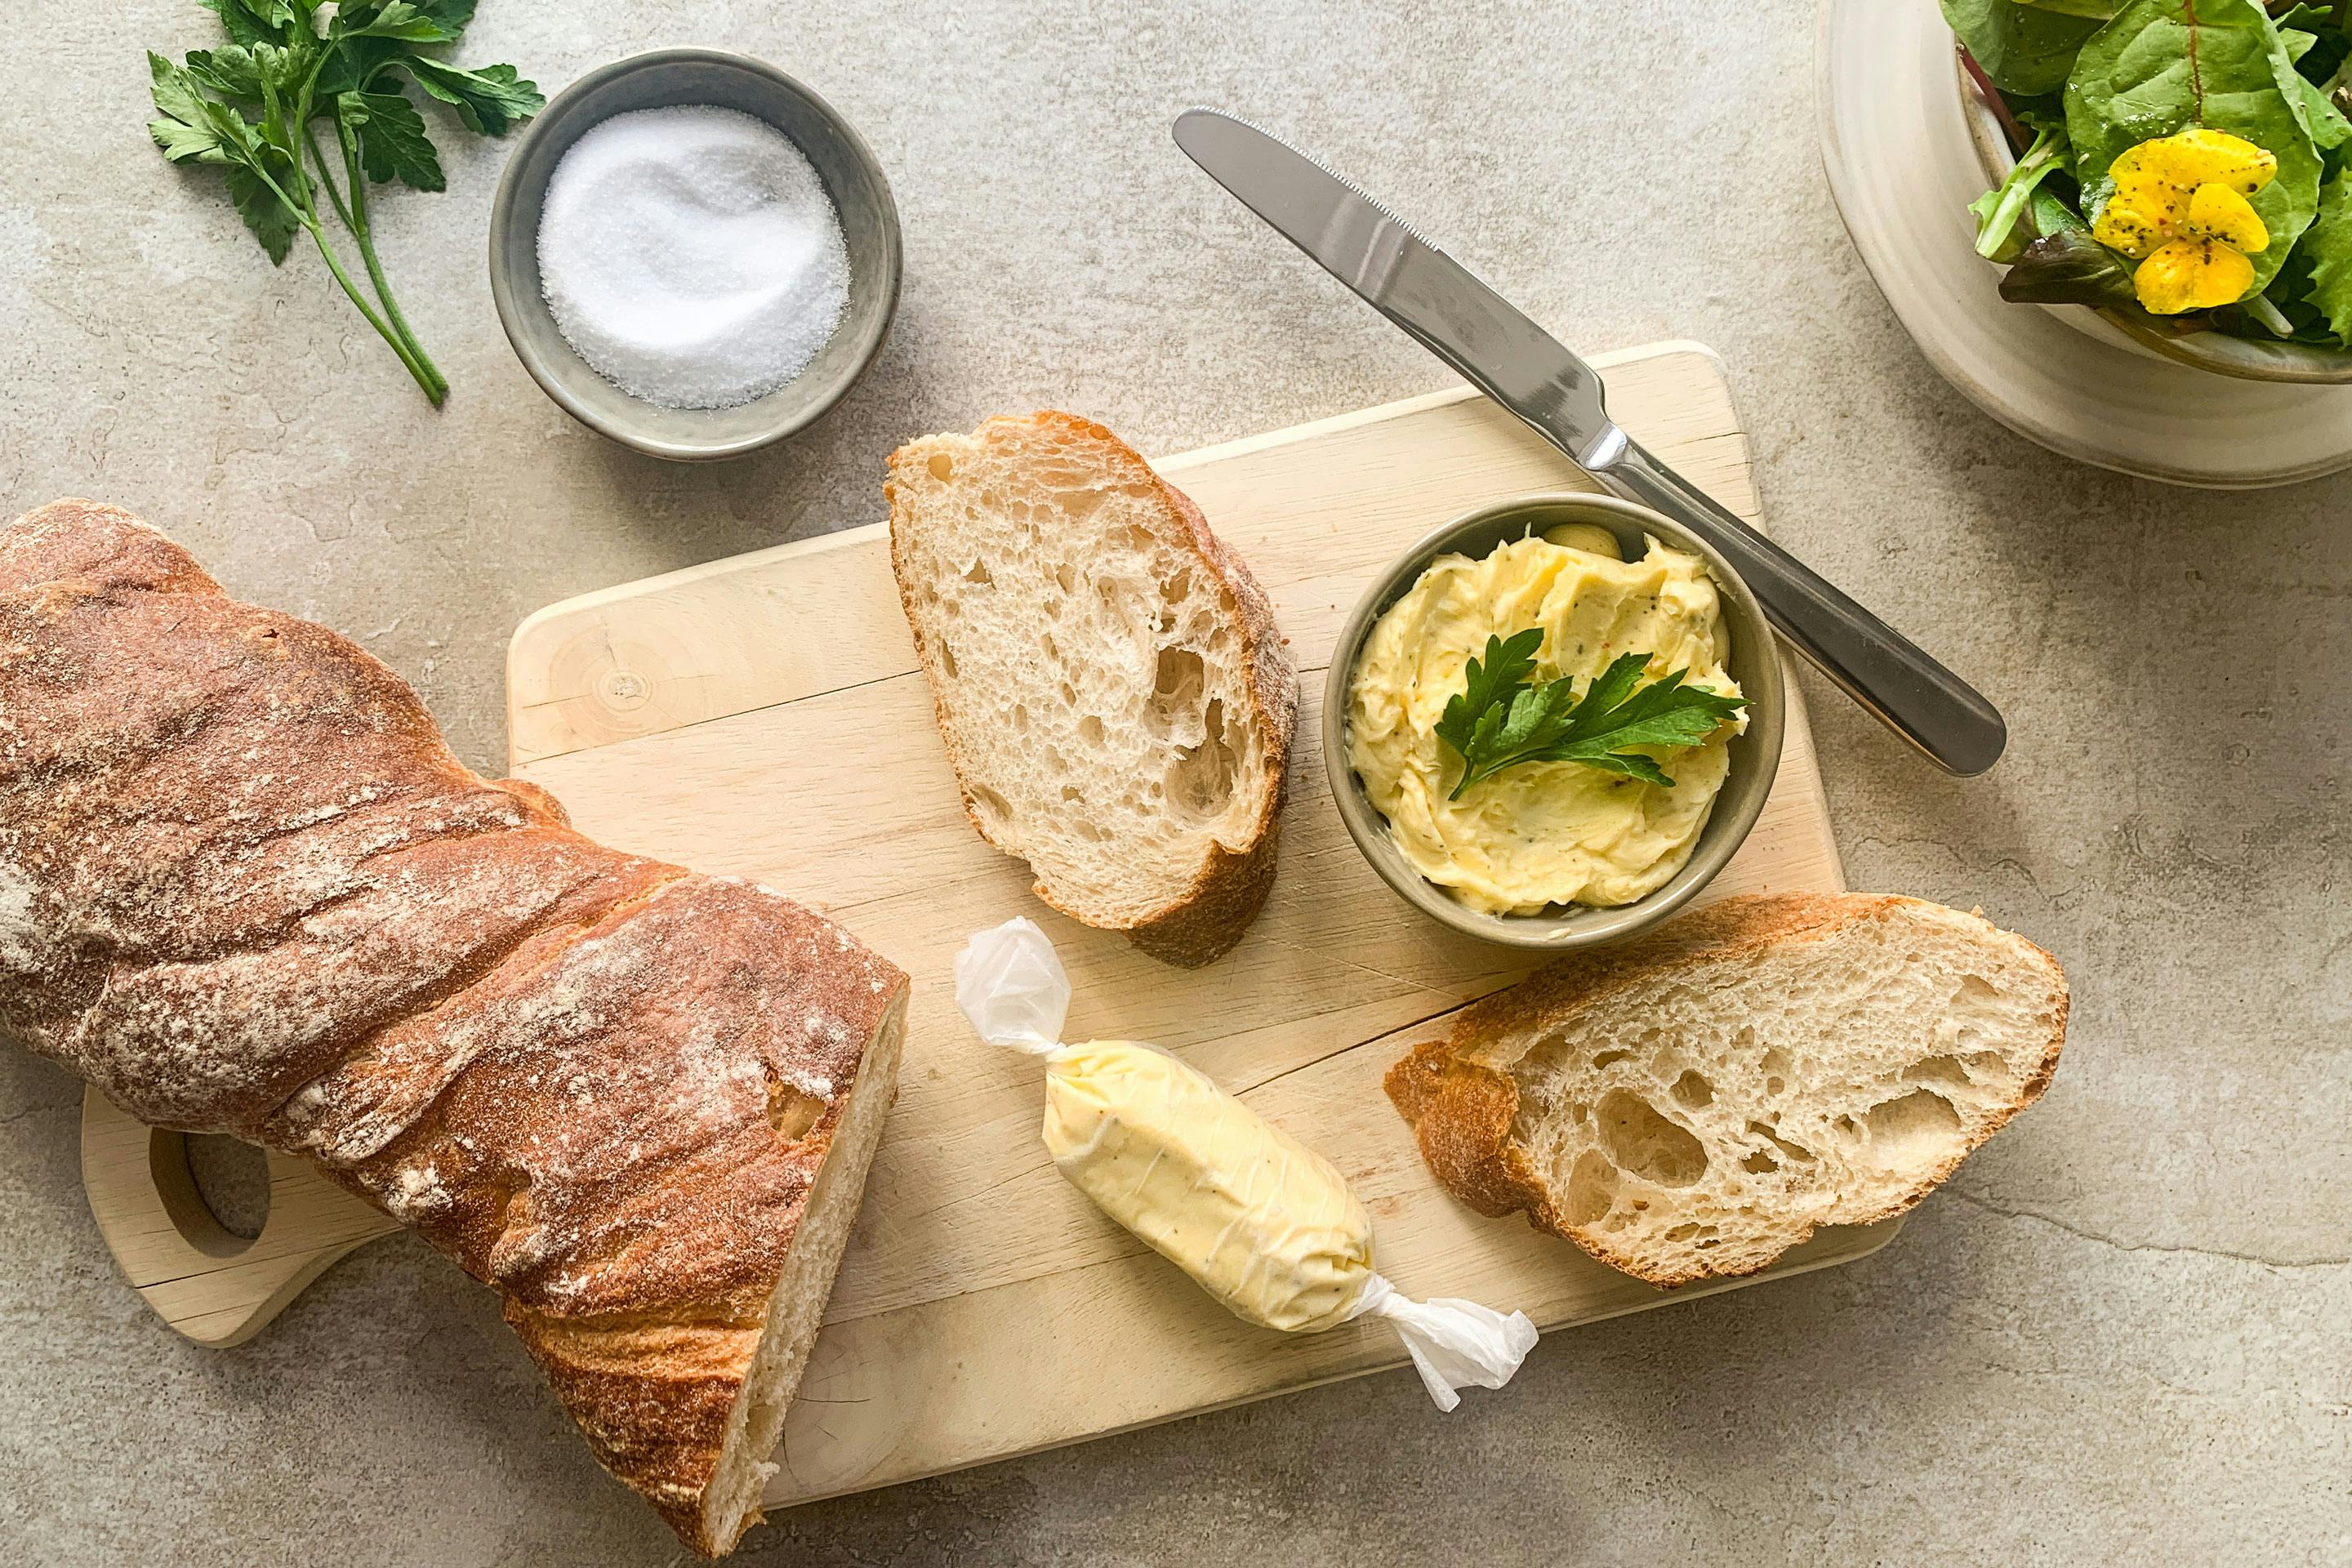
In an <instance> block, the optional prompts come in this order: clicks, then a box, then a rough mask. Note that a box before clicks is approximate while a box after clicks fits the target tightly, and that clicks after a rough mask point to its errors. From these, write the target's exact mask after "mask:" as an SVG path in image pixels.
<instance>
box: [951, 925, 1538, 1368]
mask: <svg viewBox="0 0 2352 1568" xmlns="http://www.w3.org/2000/svg"><path fill="white" fill-rule="evenodd" d="M955 981H956V991H955V995H956V1005H957V1006H958V1007H959V1008H961V1009H962V1011H963V1015H964V1016H965V1017H967V1018H969V1019H970V1020H971V1026H972V1027H973V1028H974V1029H975V1030H977V1031H978V1032H979V1034H980V1037H981V1038H982V1039H984V1040H986V1041H988V1042H989V1043H990V1044H992V1045H999V1046H1007V1047H1012V1048H1013V1049H1015V1050H1022V1051H1027V1052H1030V1053H1031V1054H1033V1055H1035V1056H1039V1057H1043V1058H1045V1149H1046V1152H1048V1153H1050V1154H1051V1155H1052V1156H1053V1159H1054V1163H1055V1166H1056V1167H1057V1168H1058V1169H1059V1170H1060V1171H1061V1173H1062V1174H1063V1175H1064V1176H1066V1177H1067V1178H1068V1179H1069V1181H1070V1183H1071V1184H1072V1185H1074V1186H1076V1188H1077V1189H1078V1190H1079V1191H1080V1192H1082V1193H1084V1194H1087V1197H1089V1198H1091V1199H1093V1200H1094V1202H1095V1204H1096V1205H1097V1206H1098V1207H1099V1208H1101V1210H1102V1211H1103V1212H1104V1213H1105V1214H1107V1215H1110V1217H1111V1218H1113V1219H1115V1220H1117V1221H1118V1223H1119V1224H1121V1225H1123V1226H1126V1227H1127V1228H1128V1229H1129V1230H1130V1231H1132V1232H1133V1233H1134V1234H1135V1235H1136V1236H1137V1237H1139V1238H1140V1239H1141V1240H1142V1241H1144V1242H1145V1243H1147V1244H1148V1245H1149V1246H1150V1247H1151V1248H1152V1250H1153V1251H1155V1252H1157V1253H1159V1254H1160V1256H1161V1257H1162V1258H1167V1259H1168V1260H1169V1261H1170V1262H1171V1263H1173V1264H1175V1265H1176V1266H1177V1267H1178V1268H1181V1269H1182V1270H1183V1271H1184V1272H1185V1273H1187V1274H1189V1275H1191V1276H1192V1278H1193V1279H1194V1280H1196V1281H1197V1282H1199V1284H1200V1285H1201V1287H1202V1289H1205V1290H1207V1291H1208V1292H1209V1294H1211V1295H1212V1296H1214V1297H1215V1298H1216V1299H1217V1300H1219V1301H1221V1302H1223V1304H1224V1306H1225V1307H1226V1308H1227V1309H1228V1310H1231V1311H1232V1312H1233V1313H1234V1316H1236V1317H1238V1318H1241V1319H1244V1321H1248V1322H1252V1323H1256V1324H1259V1325H1261V1326H1263V1327H1265V1328H1269V1329H1280V1330H1283V1331H1286V1332H1290V1333H1316V1332H1319V1331H1323V1330H1325V1329H1334V1328H1337V1327H1339V1325H1340V1324H1341V1323H1344V1322H1347V1321H1349V1320H1350V1319H1353V1318H1360V1317H1380V1318H1383V1319H1386V1320H1387V1321H1388V1322H1389V1323H1390V1324H1391V1326H1392V1327H1393V1328H1394V1329H1395V1330H1396V1331H1397V1335H1398V1337H1399V1338H1400V1339H1402V1341H1403V1342H1404V1347H1405V1350H1406V1352H1407V1353H1408V1354H1410V1355H1411V1356H1412V1364H1413V1366H1414V1367H1415V1369H1417V1370H1418V1371H1419V1372H1420V1373H1421V1380H1422V1383H1423V1386H1425V1387H1426V1388H1427V1389H1428V1390H1429V1394H1430V1397H1431V1398H1432V1399H1434V1400H1435V1401H1436V1402H1437V1405H1438V1407H1439V1408H1440V1409H1444V1410H1451V1409H1453V1408H1454V1406H1455V1405H1458V1404H1460V1403H1461V1395H1460V1394H1457V1393H1456V1392H1455V1390H1457V1389H1462V1388H1468V1387H1472V1386H1475V1387H1479V1388H1500V1387H1501V1386H1502V1385H1503V1384H1505V1383H1506V1382H1507V1381H1509V1379H1510V1376H1511V1373H1514V1372H1516V1371H1517V1370H1518V1365H1519V1363H1520V1361H1521V1360H1522V1359H1524V1358H1525V1357H1526V1355H1527V1353H1528V1351H1530V1350H1532V1349H1534V1348H1535V1342H1536V1330H1535V1325H1534V1324H1533V1323H1532V1322H1530V1321H1528V1316H1527V1314H1526V1313H1524V1312H1511V1313H1508V1314H1505V1313H1502V1312H1497V1311H1496V1310H1493V1309H1491V1308H1488V1307H1482V1306H1480V1305H1478V1304H1477V1303H1476V1302H1475V1301H1462V1300H1451V1299H1444V1298H1440V1299H1434V1300H1428V1301H1414V1300H1409V1299H1407V1298H1406V1297H1404V1296H1402V1295H1400V1294H1398V1292H1397V1290H1396V1288H1395V1287H1394V1286H1392V1285H1391V1284H1390V1283H1389V1282H1388V1280H1387V1279H1383V1278H1382V1277H1381V1275H1380V1274H1378V1273H1377V1272H1375V1271H1374V1269H1373V1268H1372V1221H1371V1216H1370V1215H1368V1214H1366V1213H1365V1212H1364V1206H1363V1205H1361V1204H1360V1203H1358V1202H1357V1201H1356V1199H1355V1196H1354V1194H1351V1193H1349V1191H1348V1184H1347V1182H1346V1181H1345V1180H1344V1179H1342V1178H1341V1176H1340V1174H1339V1172H1338V1171H1337V1170H1335V1169H1334V1168H1333V1167H1332V1165H1331V1163H1330V1162H1328V1161H1327V1160H1325V1159H1324V1158H1323V1157H1322V1156H1321V1155H1319V1154H1318V1153H1316V1152H1314V1151H1313V1150H1311V1149H1309V1148H1307V1146H1306V1145H1305V1144H1303V1143H1301V1142H1298V1141H1297V1139H1295V1138H1292V1137H1290V1136H1289V1135H1288V1134H1287V1133H1285V1132H1283V1131H1281V1130H1279V1129H1278V1128H1276V1127H1275V1126H1273V1125H1272V1124H1271V1123H1269V1122H1267V1121H1265V1119H1264V1118H1262V1117H1260V1116H1259V1115H1258V1114H1257V1112H1255V1111H1254V1110H1251V1109H1250V1108H1249V1107H1248V1106H1246V1105H1244V1104H1243V1103H1242V1102H1241V1101H1240V1100H1235V1099H1234V1097H1233V1096H1232V1095H1229V1094H1227V1093H1226V1092H1225V1091H1224V1090H1223V1089H1219V1088H1218V1087H1217V1086H1216V1085H1215V1084H1213V1083H1212V1082H1210V1081H1209V1080H1208V1079H1206V1078H1204V1077H1202V1075H1201V1074H1200V1073H1198V1072H1195V1071H1194V1070H1193V1069H1192V1068H1189V1067H1186V1066H1185V1065H1184V1064H1183V1063H1182V1062H1180V1061H1178V1060H1177V1059H1176V1058H1173V1057H1171V1056H1169V1055H1168V1054H1167V1053H1165V1052H1163V1051H1159V1050H1155V1049H1153V1048H1152V1047H1150V1046H1146V1045H1139V1044H1137V1043H1135V1042H1133V1041H1130V1040H1089V1041H1087V1042H1085V1043H1083V1044H1079V1045H1068V1044H1065V1043H1063V1041H1062V1039H1061V1033H1062V1024H1063V1021H1064V1019H1065V1018H1066V1016H1067V1014H1068V1010H1069V1003H1070V980H1069V976H1068V974H1067V973H1065V972H1064V970H1063V968H1062V961H1061V958H1060V956H1059V955H1057V954H1056V953H1055V952H1054V944H1053V943H1052V942H1048V941H1047V940H1046V939H1045V932H1044V931H1039V930H1038V929H1037V927H1036V925H1035V924H1034V922H1032V921H1025V920H1014V921H1005V922H1004V923H1003V925H1001V926H997V927H995V928H994V929H992V930H990V931H980V932H978V933H976V934H975V935H974V936H973V937H972V939H971V941H970V942H967V943H965V944H964V948H963V951H962V952H960V953H958V954H957V955H956V962H955Z"/></svg>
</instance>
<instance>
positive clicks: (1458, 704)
mask: <svg viewBox="0 0 2352 1568" xmlns="http://www.w3.org/2000/svg"><path fill="white" fill-rule="evenodd" d="M1543 638H1544V633H1543V628H1542V627H1541V626H1529V627H1528V629H1527V630H1525V631H1523V632H1518V633H1517V634H1515V635H1513V636H1512V637H1508V638H1505V637H1488V638H1487V639H1486V658H1483V659H1477V658H1474V659H1472V660H1471V661H1470V664H1469V668H1468V669H1467V670H1466V671H1465V674H1466V675H1467V676H1468V678H1469V684H1468V685H1467V686H1466V687H1465V689H1463V690H1462V691H1460V692H1459V693H1457V694H1456V695H1455V696H1454V699H1453V700H1451V701H1449V702H1447V703H1446V705H1445V712H1444V716H1443V717H1442V718H1440V719H1439V720H1438V721H1437V738H1438V739H1439V740H1441V741H1444V742H1445V743H1446V744H1447V745H1449V746H1451V747H1453V748H1454V752H1456V753H1457V754H1458V755H1459V756H1460V757H1461V758H1462V778H1461V781H1460V782H1459V783H1457V784H1455V785H1454V793H1453V794H1452V795H1448V796H1447V797H1446V798H1447V799H1449V800H1460V799H1461V798H1462V793H1463V791H1465V790H1466V789H1468V788H1469V787H1470V786H1471V785H1473V784H1478V783H1481V782H1482V781H1484V780H1486V779H1490V778H1492V777H1494V776H1495V775H1496V773H1501V772H1502V771H1503V770H1504V769H1505V768H1510V767H1517V766H1518V765H1519V764H1520V763H1583V764H1584V765H1585V766H1586V767H1589V768H1599V769H1601V771H1602V772H1604V773H1623V774H1626V775H1627V776H1629V777H1632V778H1637V779H1642V780H1643V781H1645V782H1647V783H1650V784H1667V785H1671V784H1673V783H1674V782H1675V781H1674V780H1673V779H1671V778H1668V777H1667V776H1666V773H1665V770H1664V769H1663V768H1661V767H1659V766H1658V764H1657V763H1656V762H1655V761H1654V760H1653V759H1651V758H1649V757H1646V756H1644V755H1643V754H1642V753H1641V752H1634V751H1628V750H1627V749H1626V748H1627V747H1631V746H1695V745H1696V744H1698V742H1701V741H1704V740H1706V738H1707V737H1708V736H1709V735H1712V734H1714V733H1715V731H1716V728H1717V726H1718V725H1720V724H1722V723H1723V722H1724V721H1727V720H1729V719H1733V718H1736V717H1738V713H1739V710H1741V709H1742V708H1745V707H1747V706H1748V699H1746V698H1745V697H1727V696H1724V695H1723V694H1722V693H1721V692H1717V691H1710V690H1708V689H1706V687H1704V686H1685V684H1684V683H1683V682H1684V679H1685V677H1687V676H1688V675H1689V674H1690V671H1689V670H1687V669H1677V670H1675V671H1674V672H1673V673H1672V674H1670V675H1667V676H1665V677H1664V678H1663V679H1658V680H1654V681H1652V682H1650V684H1648V685H1647V686H1642V685H1641V679H1642V671H1643V669H1644V668H1647V667H1648V665H1649V662H1650V656H1649V655H1647V654H1643V653H1628V654H1621V655H1619V656H1618V657H1617V658H1616V659H1614V660H1613V661H1612V662H1611V664H1610V666H1609V668H1607V669H1604V670H1602V671H1601V673H1600V674H1599V675H1598V676H1596V677H1594V678H1593V680H1592V683H1591V685H1590V686H1587V687H1586V688H1585V689H1584V695H1583V696H1582V697H1579V696H1577V694H1576V681H1575V679H1574V678H1573V677H1568V676H1563V677H1562V678H1561V679H1558V680H1546V681H1541V682H1538V681H1536V680H1534V679H1531V677H1533V676H1534V674H1535V669H1536V650H1537V649H1538V648H1540V647H1543ZM1637 688H1638V689H1637Z"/></svg>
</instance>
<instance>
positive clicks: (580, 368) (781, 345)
mask: <svg viewBox="0 0 2352 1568" xmlns="http://www.w3.org/2000/svg"><path fill="white" fill-rule="evenodd" d="M899 268H900V257H899V240H898V205H897V204H896V203H895V202H893V201H892V199H891V196H890V185H889V182H888V181H887V180H886V179H885V178H884V177H883V174H882V166H881V164H880V163H877V162H876V160H875V157H874V153H873V151H872V150H871V149H870V148H868V147H867V146H866V142H865V141H864V139H863V138H861V137H860V136H859V135H858V134H857V132H856V131H854V130H853V129H851V128H850V125H849V122H848V121H845V120H844V119H842V118H841V116H840V115H839V114H837V113H835V111H834V110H833V108H832V106H831V105H829V104H827V103H826V102H825V101H824V100H823V99H821V98H819V97H818V96H817V95H816V94H815V93H814V92H812V91H810V90H809V89H807V88H805V87H803V86H802V85H801V84H800V83H799V82H797V81H795V80H793V79H792V78H791V77H789V76H787V75H785V74H784V73H783V72H782V71H780V70H778V69H776V68H774V67H773V66H771V65H768V64H766V63H765V62H764V61H761V60H755V59H752V58H749V57H748V56H744V55H735V54H728V53H725V52H723V51H721V50H717V49H659V50H656V51H654V52H653V53H651V54H643V55H633V56H631V57H630V58H627V59H623V60H616V61H614V63H613V64H611V65H608V66H604V67H602V68H599V69H596V70H593V71H591V72H589V73H588V74H587V75H586V76H583V77H582V78H581V79H579V80H578V81H576V82H574V83H572V85H571V86H570V87H568V88H566V89H564V90H563V91H562V92H561V93H559V94H558V95H557V96H556V98H555V100H554V101H553V102H552V103H550V104H549V105H548V106H547V108H546V110H544V111H542V112H541V114H540V115H539V117H538V118H537V119H535V120H533V121H531V122H530V125H529V126H528V127H527V128H526V130H525V132H524V134H523V137H522V140H521V142H520V144H519V145H518V146H517V147H516V148H515V152H514V156H513V157H512V158H511V159H509V161H508V163H507V168H506V174H504V175H503V176H502V177H501V178H500V180H499V194H498V199H497V202H496V204H495V205H493V206H492V208H491V212H490V292H491V295H492V297H493V298H494V299H495V300H497V303H498V310H499V322H500V324H502V325H503V326H504V327H505V328H506V332H507V340H508V341H509V342H511V343H513V344H514V351H515V354H516V356H517V357H518V358H520V360H521V361H522V363H523V368H524V369H525V370H527V371H529V372H530V374H531V378H532V379H533V380H535V381H537V382H538V383H539V384H540V386H541V388H542V389H543V390H544V391H545V392H546V393H547V395H549V396H550V397H551V398H553V399H554V400H555V401H556V402H557V404H559V405H562V408H563V410H564V411H565V412H566V413H568V414H570V415H571V416H572V417H573V418H575V419H577V420H579V421H580V422H581V423H582V424H583V425H585V426H588V427H589V428H590V429H592V430H594V431H596V432H598V433H599V434H601V435H604V436H608V437H611V438H613V439H614V440H615V441H618V442H621V443H622V444H623V445H625V446H628V447H635V449H637V450H638V451H640V452H646V453H650V454H652V455H653V456H655V457H657V458H674V459H677V460H679V461H685V462H693V461H704V460H709V459H712V458H733V457H740V456H741V455H742V454H744V453H746V452H750V451H753V450H756V449H757V448H759V447H765V446H767V445H769V444H770V443H771V442H774V441H781V440H782V439H783V438H784V437H787V436H790V435H792V434H793V433H794V432H795V431H798V430H800V429H803V428H804V427H805V426H808V425H809V424H810V423H812V422H813V421H814V420H815V419H816V418H818V417H819V416H821V415H823V414H824V412H825V411H826V410H827V409H829V408H831V407H832V406H833V405H835V403H837V402H839V401H840V399H841V396H842V395H843V394H844V393H845V392H847V391H848V390H849V385H850V384H851V383H852V382H854V381H856V379H857V377H858V374H860V373H861V372H863V371H864V370H865V368H866V366H867V365H868V364H869V363H872V362H873V359H874V356H875V354H876V353H877V352H879V350H880V349H881V347H882V339H883V337H884V335H885V334H887V332H888V331H889V330H890V317H891V315H892V313H893V312H894V311H895V310H897V309H898V275H899Z"/></svg>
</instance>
